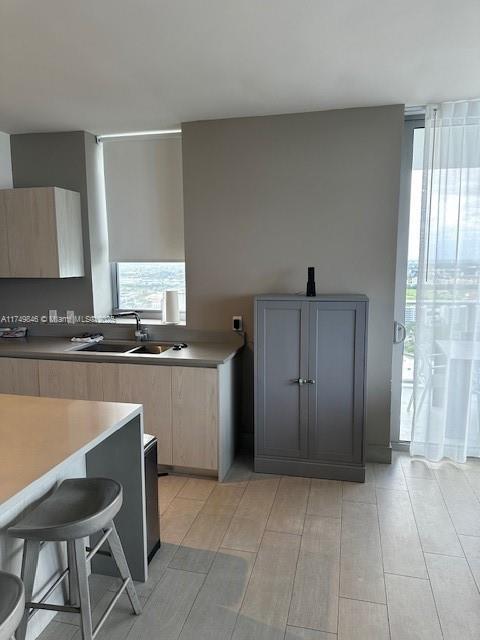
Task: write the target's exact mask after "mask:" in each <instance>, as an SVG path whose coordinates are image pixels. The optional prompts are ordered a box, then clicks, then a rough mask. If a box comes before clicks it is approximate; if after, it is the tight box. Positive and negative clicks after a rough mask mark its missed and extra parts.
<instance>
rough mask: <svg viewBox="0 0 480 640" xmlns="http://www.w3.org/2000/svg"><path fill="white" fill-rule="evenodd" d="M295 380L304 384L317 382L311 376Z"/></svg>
mask: <svg viewBox="0 0 480 640" xmlns="http://www.w3.org/2000/svg"><path fill="white" fill-rule="evenodd" d="M294 382H296V383H297V384H299V385H302V384H315V380H311V379H309V378H297V379H296V380H294Z"/></svg>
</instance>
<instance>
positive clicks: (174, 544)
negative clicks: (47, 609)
mask: <svg viewBox="0 0 480 640" xmlns="http://www.w3.org/2000/svg"><path fill="white" fill-rule="evenodd" d="M159 487H160V497H159V501H160V511H161V523H162V538H163V546H162V549H161V551H160V552H159V553H158V554H157V555H156V557H155V559H154V560H153V562H152V564H151V565H150V578H149V581H148V582H147V583H146V584H139V585H137V586H138V591H139V595H140V598H141V600H142V602H143V604H144V611H143V614H142V615H141V616H140V617H138V618H136V617H134V616H132V615H130V613H129V608H128V604H127V602H126V599H125V597H123V596H122V599H121V600H120V604H119V605H117V607H116V608H115V610H114V613H113V614H112V616H111V617H110V618H109V620H108V621H107V623H106V625H105V627H104V628H103V629H102V631H101V632H100V633H99V635H98V636H97V637H98V640H207V639H208V640H300V639H303V640H389V639H391V640H437V639H441V638H443V639H444V640H470V639H471V640H473V639H476V640H478V639H479V638H480V592H479V589H480V460H476V461H469V462H468V463H467V464H466V465H454V464H452V463H447V462H444V463H440V464H427V463H425V462H423V461H420V460H410V458H409V457H408V456H406V455H401V454H395V457H394V463H393V464H392V465H391V466H389V465H380V464H369V465H368V472H367V482H366V483H365V484H363V485H359V484H352V483H347V482H343V483H342V482H333V481H328V480H309V479H305V478H294V477H287V476H282V477H277V476H268V475H260V474H255V473H252V472H251V471H250V469H249V465H248V464H247V463H245V462H244V461H241V460H239V461H238V462H237V463H236V464H235V466H234V468H233V469H232V471H231V473H230V475H229V478H228V481H227V482H225V483H224V484H217V483H216V482H214V481H213V480H207V479H194V478H186V477H181V476H167V477H164V478H161V479H160V480H159ZM91 583H92V599H93V601H94V603H95V608H94V617H95V618H97V619H98V617H99V615H100V614H101V612H102V611H103V610H104V609H105V607H106V605H107V603H108V601H109V599H110V598H111V595H112V594H111V590H112V589H114V588H115V584H114V581H113V580H112V579H110V578H105V577H102V576H92V580H91ZM72 638H73V639H74V640H80V632H79V630H78V627H77V626H76V616H71V617H70V618H69V617H67V616H66V615H65V614H63V615H62V617H57V619H56V620H55V621H54V622H52V623H51V624H50V625H49V627H48V628H47V629H46V630H45V632H44V633H43V634H42V636H41V640H69V639H72Z"/></svg>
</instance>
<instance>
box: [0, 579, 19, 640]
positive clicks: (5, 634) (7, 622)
mask: <svg viewBox="0 0 480 640" xmlns="http://www.w3.org/2000/svg"><path fill="white" fill-rule="evenodd" d="M24 607H25V594H24V589H23V582H22V581H21V580H20V578H17V576H14V575H12V574H11V573H5V572H4V571H0V640H9V639H10V638H11V637H12V636H13V634H14V633H15V631H16V629H17V627H18V625H19V624H20V620H21V619H22V617H23V610H24Z"/></svg>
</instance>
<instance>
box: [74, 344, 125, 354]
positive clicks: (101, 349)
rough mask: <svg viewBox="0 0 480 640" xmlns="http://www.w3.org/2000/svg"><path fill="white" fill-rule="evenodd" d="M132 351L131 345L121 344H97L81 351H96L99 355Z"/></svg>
mask: <svg viewBox="0 0 480 640" xmlns="http://www.w3.org/2000/svg"><path fill="white" fill-rule="evenodd" d="M131 349H132V345H131V344H121V343H115V342H95V343H94V344H89V345H88V346H87V347H83V348H82V349H79V351H95V352H97V353H126V352H127V351H130V350H131Z"/></svg>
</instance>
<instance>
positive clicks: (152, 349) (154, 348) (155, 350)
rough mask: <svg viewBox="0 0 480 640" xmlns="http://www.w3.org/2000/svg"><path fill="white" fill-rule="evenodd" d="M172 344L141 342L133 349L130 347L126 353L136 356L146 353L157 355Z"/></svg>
mask: <svg viewBox="0 0 480 640" xmlns="http://www.w3.org/2000/svg"><path fill="white" fill-rule="evenodd" d="M172 346H173V345H172V344H161V343H155V344H143V345H142V346H141V347H135V348H134V349H131V350H130V351H129V352H128V354H127V355H129V356H136V355H137V354H141V353H147V354H149V355H151V356H158V355H160V354H161V353H164V352H165V351H167V349H171V347H172Z"/></svg>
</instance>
